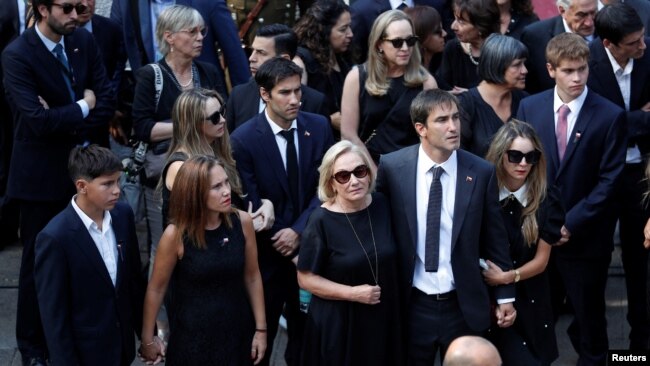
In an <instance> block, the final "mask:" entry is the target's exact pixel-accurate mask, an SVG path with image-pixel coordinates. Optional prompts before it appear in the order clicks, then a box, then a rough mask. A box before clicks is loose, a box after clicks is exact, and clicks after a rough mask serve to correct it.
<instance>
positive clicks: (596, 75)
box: [587, 0, 650, 155]
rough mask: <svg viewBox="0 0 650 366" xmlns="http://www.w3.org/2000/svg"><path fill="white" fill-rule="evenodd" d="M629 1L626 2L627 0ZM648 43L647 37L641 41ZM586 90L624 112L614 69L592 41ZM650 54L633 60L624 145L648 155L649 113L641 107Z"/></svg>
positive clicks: (648, 95)
mask: <svg viewBox="0 0 650 366" xmlns="http://www.w3.org/2000/svg"><path fill="white" fill-rule="evenodd" d="M628 1H629V0H628ZM645 42H650V37H646V38H645ZM589 51H590V54H591V57H590V58H589V80H588V81H587V85H588V86H589V88H590V89H591V90H593V91H595V92H596V93H598V94H600V95H601V96H603V97H605V99H608V100H609V101H610V102H613V103H614V104H616V105H618V106H619V107H621V108H623V109H625V102H624V101H623V95H622V94H621V89H620V88H619V86H618V82H617V81H616V76H615V75H614V69H612V64H611V62H609V57H607V53H606V52H605V46H603V42H602V41H601V40H600V39H595V40H594V41H593V42H591V45H590V46H589ZM649 84H650V52H645V53H644V54H643V57H641V58H639V59H637V60H634V68H633V69H632V75H631V86H630V111H629V112H626V113H625V114H626V118H627V137H628V144H630V143H636V144H638V145H639V149H640V150H641V154H644V155H645V154H647V153H650V113H648V112H644V111H642V110H641V107H643V105H645V104H646V103H648V102H650V89H649V88H648V85H649Z"/></svg>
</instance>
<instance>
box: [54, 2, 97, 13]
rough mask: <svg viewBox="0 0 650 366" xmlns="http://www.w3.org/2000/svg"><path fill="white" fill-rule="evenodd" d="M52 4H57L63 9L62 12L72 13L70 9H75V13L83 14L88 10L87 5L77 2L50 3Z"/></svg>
mask: <svg viewBox="0 0 650 366" xmlns="http://www.w3.org/2000/svg"><path fill="white" fill-rule="evenodd" d="M52 5H54V6H58V7H59V8H61V10H63V14H70V13H72V9H74V10H76V11H77V14H83V13H85V12H86V10H88V7H87V6H86V5H84V4H82V3H77V4H70V3H63V4H54V3H53V4H52Z"/></svg>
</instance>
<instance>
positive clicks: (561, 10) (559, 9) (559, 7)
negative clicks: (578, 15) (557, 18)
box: [557, 5, 566, 17]
mask: <svg viewBox="0 0 650 366" xmlns="http://www.w3.org/2000/svg"><path fill="white" fill-rule="evenodd" d="M557 11H558V13H560V15H562V17H564V13H565V12H566V9H564V5H558V6H557Z"/></svg>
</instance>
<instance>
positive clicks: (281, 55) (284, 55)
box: [278, 52, 293, 61]
mask: <svg viewBox="0 0 650 366" xmlns="http://www.w3.org/2000/svg"><path fill="white" fill-rule="evenodd" d="M278 56H280V57H282V58H286V59H287V60H289V61H293V60H292V59H291V56H289V54H288V53H286V52H284V53H281V54H279V55H278Z"/></svg>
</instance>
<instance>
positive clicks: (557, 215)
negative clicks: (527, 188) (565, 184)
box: [538, 186, 565, 244]
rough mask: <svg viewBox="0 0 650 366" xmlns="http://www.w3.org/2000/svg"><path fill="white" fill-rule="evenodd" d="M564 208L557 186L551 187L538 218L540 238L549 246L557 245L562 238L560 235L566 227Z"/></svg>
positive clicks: (548, 189)
mask: <svg viewBox="0 0 650 366" xmlns="http://www.w3.org/2000/svg"><path fill="white" fill-rule="evenodd" d="M564 213H565V212H564V206H563V205H562V202H561V201H560V191H559V190H558V189H557V188H556V187H555V186H549V187H548V188H547V191H546V199H544V201H543V202H542V204H541V207H540V209H539V216H538V225H539V237H540V239H543V240H544V241H545V242H547V243H549V244H554V243H557V242H558V240H560V238H561V237H562V234H561V233H560V231H561V229H562V225H564V221H565V218H564Z"/></svg>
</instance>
